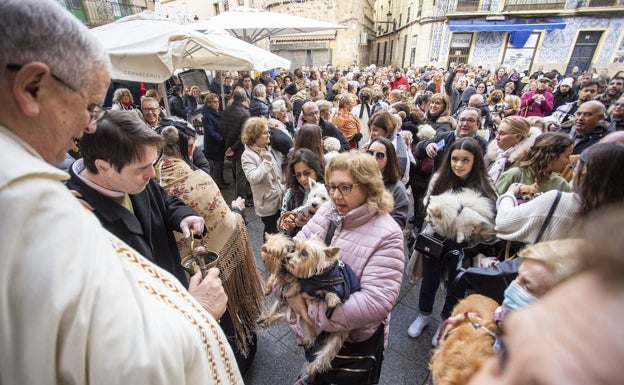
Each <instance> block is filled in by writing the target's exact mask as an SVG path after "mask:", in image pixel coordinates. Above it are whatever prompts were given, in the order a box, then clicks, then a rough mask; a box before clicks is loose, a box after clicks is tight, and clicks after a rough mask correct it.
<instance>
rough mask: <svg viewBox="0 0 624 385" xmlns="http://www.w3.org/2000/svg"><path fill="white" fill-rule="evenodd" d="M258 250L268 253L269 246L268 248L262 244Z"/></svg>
mask: <svg viewBox="0 0 624 385" xmlns="http://www.w3.org/2000/svg"><path fill="white" fill-rule="evenodd" d="M260 250H261V251H262V252H263V253H268V252H269V248H268V247H266V245H262V246H261V247H260Z"/></svg>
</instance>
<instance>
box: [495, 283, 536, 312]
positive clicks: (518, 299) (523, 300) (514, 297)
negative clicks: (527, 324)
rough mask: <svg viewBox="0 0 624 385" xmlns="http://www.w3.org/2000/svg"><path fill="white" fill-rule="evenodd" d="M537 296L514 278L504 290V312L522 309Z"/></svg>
mask: <svg viewBox="0 0 624 385" xmlns="http://www.w3.org/2000/svg"><path fill="white" fill-rule="evenodd" d="M536 300H537V298H535V297H534V296H532V295H531V294H530V293H529V292H528V291H526V290H525V289H524V288H523V287H522V286H520V284H519V283H518V281H517V280H516V279H514V280H513V281H512V282H511V284H510V285H509V287H507V289H506V290H505V300H503V307H504V308H505V311H506V312H510V311H513V310H518V309H522V308H523V307H526V306H529V305H530V304H532V303H533V302H535V301H536Z"/></svg>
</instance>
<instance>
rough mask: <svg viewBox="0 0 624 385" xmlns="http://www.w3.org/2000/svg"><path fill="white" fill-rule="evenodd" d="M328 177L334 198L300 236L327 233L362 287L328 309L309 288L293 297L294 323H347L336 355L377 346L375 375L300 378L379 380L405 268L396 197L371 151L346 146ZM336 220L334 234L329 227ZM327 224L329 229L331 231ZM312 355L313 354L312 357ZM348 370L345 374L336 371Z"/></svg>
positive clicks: (339, 326)
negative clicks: (394, 216)
mask: <svg viewBox="0 0 624 385" xmlns="http://www.w3.org/2000/svg"><path fill="white" fill-rule="evenodd" d="M325 181H326V182H327V185H326V186H327V190H328V192H329V195H330V199H331V203H332V204H325V205H323V206H322V207H321V208H320V209H319V210H318V211H317V212H316V214H315V215H314V216H313V217H312V219H311V220H310V221H309V222H308V223H307V224H306V225H305V226H303V228H302V229H301V231H300V232H299V234H297V235H296V236H295V238H294V239H295V241H296V240H298V239H304V238H310V237H313V236H314V235H315V234H318V235H319V236H320V237H321V238H322V239H326V238H329V242H328V243H329V245H331V246H332V247H336V248H339V249H340V254H339V255H340V259H341V260H342V261H343V262H344V263H345V264H348V265H349V266H350V267H351V269H352V270H353V271H354V273H355V275H356V276H357V278H358V279H359V281H360V290H359V291H356V292H353V293H351V294H350V296H349V297H348V299H347V300H346V301H344V302H343V303H342V304H341V305H339V306H338V307H336V308H335V310H334V311H333V313H331V315H330V317H328V316H327V304H326V303H325V301H323V300H320V299H318V298H312V297H310V296H308V295H307V294H298V295H296V296H294V297H292V298H290V299H289V300H288V303H289V306H290V307H291V308H292V310H294V312H296V313H297V314H298V315H299V316H300V319H298V321H293V322H292V323H291V328H292V329H293V332H294V333H295V335H297V336H298V337H302V336H303V334H302V326H303V323H304V322H307V323H308V324H310V325H315V326H316V327H318V328H319V329H321V330H323V331H328V332H334V331H349V338H348V340H347V342H346V343H345V345H344V347H343V348H342V349H341V351H340V352H339V353H338V354H339V355H343V354H348V353H347V352H350V353H351V354H350V355H351V356H358V355H359V356H361V355H364V354H375V356H376V357H377V360H376V362H375V363H373V364H372V365H371V366H370V367H369V368H368V369H369V371H368V372H367V373H368V374H369V375H370V378H367V379H364V380H358V379H356V378H354V377H353V376H354V375H356V374H357V373H354V372H346V371H341V370H340V364H339V363H338V362H336V360H334V361H333V362H332V366H333V367H334V369H337V370H334V369H332V370H330V371H329V372H327V373H323V374H321V375H318V374H317V375H316V376H315V377H314V378H309V376H301V378H299V380H298V384H338V385H347V384H356V383H357V384H358V385H363V384H377V383H378V381H379V373H380V370H381V361H382V359H383V348H384V343H385V342H386V341H387V336H388V327H389V321H390V311H391V310H392V307H393V306H394V304H395V303H396V301H397V299H398V296H399V291H400V288H401V279H402V276H403V268H404V254H403V232H402V231H401V228H400V227H399V225H398V224H397V223H396V222H395V221H394V220H393V219H392V217H391V216H390V211H391V210H392V208H393V206H394V205H393V200H392V196H391V195H390V193H389V192H388V191H387V190H386V189H385V187H384V183H383V180H382V177H381V173H380V172H379V167H378V166H377V163H376V162H375V161H374V159H373V158H372V157H371V156H369V155H368V154H365V153H361V152H353V151H352V152H348V153H341V154H339V155H337V156H336V157H335V158H333V159H332V160H331V161H330V162H329V164H328V165H327V167H326V170H325ZM332 226H335V227H334V232H333V235H332V234H331V232H329V231H328V229H330V228H331V227H332ZM328 232H329V237H328ZM313 358H314V357H310V356H308V357H307V359H308V360H311V359H313ZM340 373H349V377H350V378H349V379H348V380H337V379H336V377H333V376H334V375H338V374H340Z"/></svg>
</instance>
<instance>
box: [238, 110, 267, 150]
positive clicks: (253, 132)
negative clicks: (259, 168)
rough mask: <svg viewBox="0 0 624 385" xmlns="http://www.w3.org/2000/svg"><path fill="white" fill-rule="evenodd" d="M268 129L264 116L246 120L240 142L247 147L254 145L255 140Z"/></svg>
mask: <svg viewBox="0 0 624 385" xmlns="http://www.w3.org/2000/svg"><path fill="white" fill-rule="evenodd" d="M268 127H269V121H268V120H267V118H265V117H264V116H262V117H253V118H249V119H247V121H246V122H245V125H244V126H243V133H242V134H241V141H242V142H243V144H245V145H247V146H251V145H254V144H255V143H256V139H258V138H259V137H260V135H262V133H263V132H264V130H265V129H267V128H268Z"/></svg>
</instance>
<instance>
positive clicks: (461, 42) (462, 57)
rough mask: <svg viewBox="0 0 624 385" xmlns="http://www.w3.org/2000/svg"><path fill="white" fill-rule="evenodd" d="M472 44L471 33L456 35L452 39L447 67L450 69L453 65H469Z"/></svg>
mask: <svg viewBox="0 0 624 385" xmlns="http://www.w3.org/2000/svg"><path fill="white" fill-rule="evenodd" d="M471 43H472V34H471V33H454V34H453V37H452V38H451V44H450V48H449V55H448V63H446V65H447V67H450V65H451V63H455V64H459V63H464V64H465V63H468V54H469V53H470V45H471Z"/></svg>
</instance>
